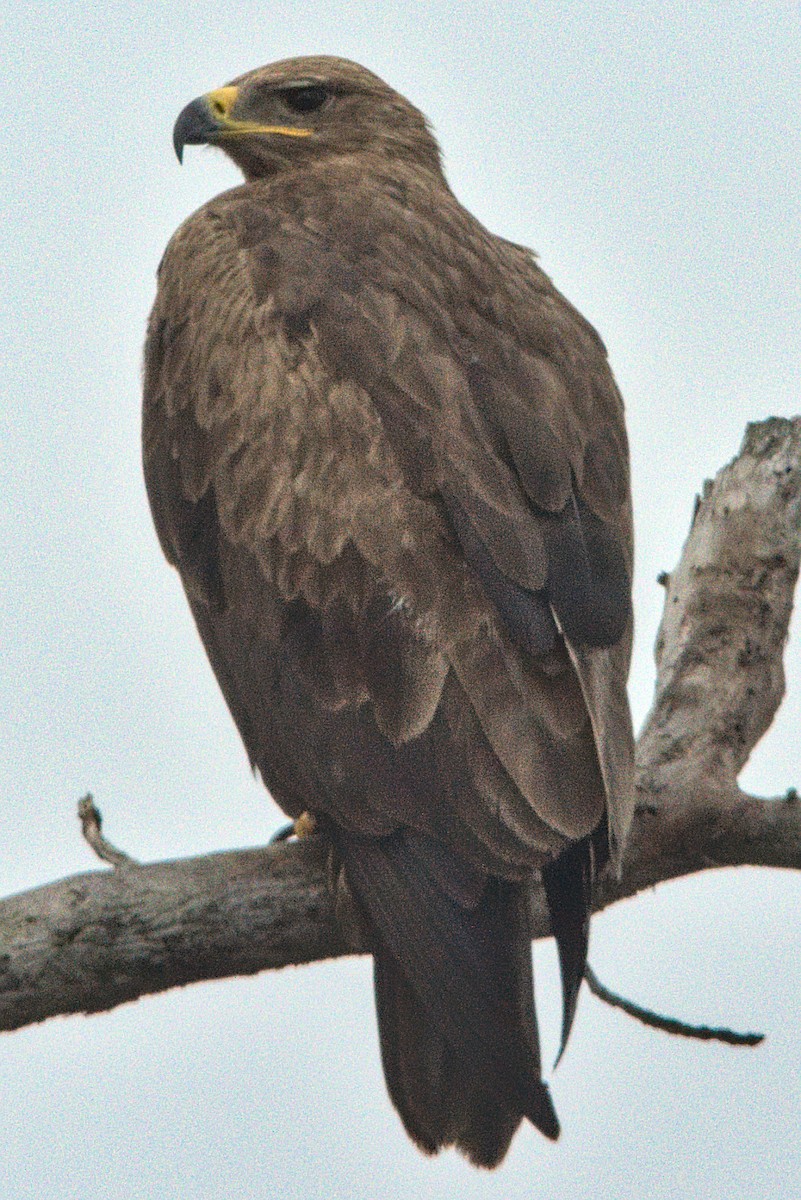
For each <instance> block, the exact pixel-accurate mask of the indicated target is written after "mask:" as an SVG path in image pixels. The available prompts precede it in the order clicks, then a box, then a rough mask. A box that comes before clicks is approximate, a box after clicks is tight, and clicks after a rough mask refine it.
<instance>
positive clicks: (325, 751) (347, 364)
mask: <svg viewBox="0 0 801 1200" xmlns="http://www.w3.org/2000/svg"><path fill="white" fill-rule="evenodd" d="M174 144H175V149H176V151H177V154H178V157H179V159H180V158H181V156H182V153H183V150H184V147H185V146H186V145H187V144H189V145H194V144H207V145H211V146H217V147H219V148H220V149H221V150H223V151H225V153H226V154H227V155H228V156H229V157H230V158H231V159H232V160H233V161H234V163H235V164H236V165H237V166H238V167H239V168H240V169H241V171H242V173H243V175H244V183H242V184H241V185H240V186H238V187H234V188H233V189H232V190H230V191H226V192H224V193H223V194H222V195H220V196H217V197H216V198H214V199H212V200H211V201H210V202H209V203H207V204H205V205H204V206H203V207H202V208H200V209H199V210H198V211H197V212H196V213H195V214H194V215H193V216H190V217H189V219H188V220H187V221H186V222H185V223H184V224H183V225H182V226H181V227H180V228H179V229H178V231H177V232H176V233H175V235H174V236H173V238H172V240H171V241H170V243H169V245H168V247H167V250H166V252H165V254H164V257H163V259H162V262H161V265H160V267H159V272H158V290H157V297H156V300H155V305H154V307H153V311H152V314H151V317H150V322H149V326H148V332H147V340H146V346H145V366H144V418H143V442H144V470H145V478H146V484H147V492H148V496H149V500H150V505H151V508H152V514H153V519H154V522H155V526H156V530H157V532H158V536H159V539H160V542H161V545H162V547H163V550H164V553H165V555H166V557H167V559H168V560H169V562H170V563H172V564H173V565H174V566H175V567H176V568H177V569H178V572H179V574H180V577H181V580H182V582H183V586H184V589H185V592H186V595H187V598H188V601H189V604H190V606H191V610H192V614H193V616H194V619H195V622H196V624H197V628H198V630H199V633H200V637H201V638H202V641H203V644H204V646H205V649H206V652H207V654H208V657H209V659H210V662H211V666H212V668H213V670H214V672H215V675H216V677H217V680H218V682H219V685H220V687H221V689H222V692H223V694H224V696H225V699H226V701H227V703H228V706H229V708H230V710H231V714H232V716H233V718H234V721H235V722H236V725H237V727H238V729H239V732H240V734H241V737H242V739H243V742H244V745H245V747H246V749H247V753H248V755H249V758H250V761H251V764H252V766H253V768H254V769H256V770H257V771H258V773H259V774H260V776H261V778H262V780H263V782H264V784H265V785H266V787H267V788H268V789H269V791H270V793H271V794H272V795H273V797H274V798H275V800H276V801H277V802H278V804H279V805H280V806H281V808H282V809H283V810H284V811H285V812H286V814H287V815H288V816H289V817H290V818H291V819H292V820H293V821H299V820H300V818H303V819H304V823H305V825H306V826H308V825H309V824H310V821H311V823H312V824H313V826H314V828H315V830H316V832H315V836H319V837H321V838H325V839H327V843H328V845H329V847H330V854H331V855H332V856H333V860H334V863H335V875H336V877H337V879H338V888H337V890H338V891H339V890H342V891H343V894H344V895H345V896H346V897H347V902H348V905H349V906H350V909H351V912H352V913H355V914H356V915H357V916H358V919H359V921H360V922H361V928H362V929H364V930H365V931H366V937H367V939H368V943H369V947H370V950H371V952H372V954H373V960H374V979H375V997H376V1008H377V1017H378V1028H379V1037H380V1045H381V1056H382V1063H383V1068H384V1074H385V1078H386V1082H387V1087H388V1090H389V1094H390V1097H391V1099H392V1101H393V1103H394V1105H395V1107H396V1108H397V1110H398V1112H399V1114H400V1117H401V1119H402V1121H403V1123H404V1125H405V1127H406V1130H407V1131H408V1133H409V1135H410V1136H411V1138H412V1139H413V1140H414V1142H415V1143H416V1144H417V1145H418V1147H420V1148H421V1149H422V1150H423V1151H424V1152H426V1153H434V1152H436V1151H437V1150H439V1149H441V1148H442V1147H446V1146H455V1147H456V1148H457V1149H458V1150H459V1151H460V1152H461V1153H463V1154H464V1155H465V1156H466V1157H467V1158H468V1159H469V1160H470V1161H471V1162H472V1163H474V1164H476V1165H479V1166H484V1167H493V1166H495V1165H497V1164H498V1163H499V1162H500V1161H501V1159H502V1158H503V1157H504V1155H505V1153H506V1151H507V1149H508V1147H509V1144H510V1142H511V1139H512V1137H513V1135H514V1133H515V1131H516V1130H517V1128H518V1126H519V1125H520V1123H521V1122H522V1120H523V1119H524V1118H527V1119H528V1120H529V1121H530V1122H532V1123H533V1124H534V1125H535V1126H536V1127H537V1129H539V1130H540V1131H541V1132H542V1133H543V1134H544V1135H545V1136H546V1137H548V1138H552V1139H553V1138H556V1137H557V1136H558V1133H559V1124H558V1120H557V1116H556V1113H555V1110H554V1106H553V1103H552V1100H551V1096H550V1093H549V1090H548V1087H547V1085H546V1083H545V1082H544V1081H543V1078H542V1067H541V1058H540V1050H539V1039H538V1033H537V1024H536V1017H535V1009H534V994H533V978H532V964H531V930H530V918H529V914H530V912H531V900H532V893H533V890H534V889H535V888H538V887H540V886H543V887H544V892H545V896H546V899H547V903H548V908H549V911H550V916H551V924H552V929H553V933H554V935H555V937H556V939H557V944H558V949H559V958H560V966H561V975H562V983H563V999H564V1006H563V1022H562V1048H564V1044H565V1042H566V1040H567V1036H568V1033H569V1031H570V1027H571V1023H572V1020H573V1015H574V1011H575V1007H576V1000H577V996H578V992H579V988H580V985H581V980H582V975H583V971H584V967H585V960H586V953H587V939H588V927H589V915H590V911H591V906H592V887H593V879H594V878H595V876H596V875H597V873H598V871H599V870H600V869H602V868H603V867H604V865H605V864H607V863H609V862H610V861H611V863H612V865H613V866H618V867H619V864H620V857H621V851H622V847H623V844H624V839H625V836H626V831H627V827H628V825H629V822H630V818H631V814H632V810H633V782H632V779H633V771H632V761H633V754H632V744H633V743H632V728H631V719H630V715H629V708H628V701H627V696H626V678H627V674H628V666H629V658H630V650H631V636H632V613H631V572H632V519H631V501H630V484H629V467H628V450H627V441H626V433H625V427H624V415H623V403H622V400H621V397H620V394H619V392H618V389H617V387H616V385H615V382H614V379H613V377H612V374H611V372H610V368H609V366H608V363H607V355H606V351H605V348H604V345H603V343H602V342H601V340H600V338H599V336H598V335H597V334H596V332H595V331H594V329H593V328H592V327H591V326H590V325H589V324H588V323H587V321H585V320H584V319H583V318H582V316H581V315H580V314H579V313H578V312H577V311H576V309H575V308H573V307H572V306H571V305H570V304H569V303H568V301H567V300H566V299H564V297H563V296H562V295H561V294H560V293H559V292H558V291H557V290H556V288H555V287H554V286H553V284H552V283H551V281H550V279H549V278H548V277H547V276H546V275H545V274H544V273H543V271H542V270H541V269H540V267H539V266H538V264H537V262H536V260H535V257H534V255H533V254H532V253H531V252H530V251H529V250H527V249H525V248H524V247H522V246H518V245H516V244H513V243H512V242H509V241H506V240H504V239H503V238H500V237H497V236H495V235H493V234H491V233H489V232H488V231H487V230H486V229H485V228H484V227H483V226H482V225H481V224H480V222H479V221H478V220H476V218H475V217H473V216H472V215H471V214H470V213H469V212H467V211H466V210H465V209H464V208H463V207H462V205H461V204H460V203H459V201H458V200H457V199H456V198H455V196H454V195H453V193H452V191H451V190H450V188H449V186H448V183H447V182H446V180H445V177H444V174H443V169H442V162H441V157H440V151H439V148H438V145H437V142H436V140H435V138H434V136H433V134H432V131H431V129H430V127H429V124H428V122H427V120H426V119H425V117H424V116H423V115H422V113H421V112H420V111H419V110H418V109H416V108H415V107H414V106H413V105H412V104H411V103H409V101H407V100H406V99H404V97H403V96H401V95H399V94H398V93H397V92H395V91H394V90H393V89H392V88H390V87H389V86H388V85H387V84H386V83H384V82H383V81H382V80H381V79H379V78H378V77H377V76H376V75H374V74H372V73H371V72H370V71H368V70H366V69H365V68H363V67H361V66H358V65H357V64H355V63H352V62H349V61H346V60H344V59H338V58H331V57H322V56H320V57H306V58H295V59H289V60H285V61H281V62H277V63H274V64H272V65H269V66H266V67H262V68H260V69H258V70H254V71H250V72H249V73H247V74H245V75H242V76H240V77H239V78H237V79H234V80H233V81H232V82H231V83H229V84H227V85H226V86H225V87H221V88H218V89H217V90H215V91H211V92H209V93H208V94H207V95H205V96H202V97H201V98H199V99H197V100H193V101H192V102H191V103H190V104H189V105H187V107H186V108H184V110H183V111H182V112H181V113H180V115H179V117H178V119H177V122H176V124H175V128H174ZM307 814H308V816H306V815H307ZM309 818H310V820H309ZM339 885H341V889H340V887H339ZM343 911H344V910H343Z"/></svg>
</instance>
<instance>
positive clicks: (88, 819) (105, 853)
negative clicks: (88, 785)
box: [78, 792, 139, 867]
mask: <svg viewBox="0 0 801 1200" xmlns="http://www.w3.org/2000/svg"><path fill="white" fill-rule="evenodd" d="M78 817H79V819H80V822H81V831H82V833H83V836H84V838H85V839H86V841H87V842H88V843H89V845H90V846H91V847H92V849H93V850H94V852H95V854H96V855H97V857H98V858H100V859H102V860H103V862H107V863H111V865H112V866H113V867H136V866H139V864H138V863H137V861H136V859H135V858H131V856H130V854H125V853H124V851H122V850H118V849H117V847H116V846H112V844H111V842H108V841H106V839H105V838H104V837H103V833H102V829H103V817H102V816H101V813H100V809H99V808H96V807H95V802H94V800H93V798H92V793H91V792H87V793H86V795H85V796H82V797H81V799H80V800H79V801H78Z"/></svg>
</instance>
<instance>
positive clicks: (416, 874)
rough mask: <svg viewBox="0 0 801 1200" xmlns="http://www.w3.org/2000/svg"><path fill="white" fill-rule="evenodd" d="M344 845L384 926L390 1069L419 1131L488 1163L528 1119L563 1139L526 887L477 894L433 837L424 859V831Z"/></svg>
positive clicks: (401, 1103) (402, 1105)
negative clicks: (547, 1063)
mask: <svg viewBox="0 0 801 1200" xmlns="http://www.w3.org/2000/svg"><path fill="white" fill-rule="evenodd" d="M338 841H339V842H340V852H341V853H342V856H343V859H344V864H345V870H346V873H347V876H348V879H349V881H350V884H351V887H352V889H353V891H354V893H355V895H356V897H357V899H358V900H359V902H360V903H361V905H362V906H363V907H364V909H365V910H366V912H367V915H368V917H369V918H370V921H371V923H372V925H373V926H374V928H375V930H376V935H377V941H376V945H375V948H374V957H375V981H376V1004H377V1011H378V1023H379V1034H380V1038H381V1054H382V1060H383V1065H384V1073H385V1076H386V1080H387V1086H388V1089H389V1093H390V1096H391V1098H392V1101H393V1103H394V1104H395V1106H396V1108H397V1109H398V1111H399V1113H400V1115H401V1118H402V1119H403V1122H404V1124H405V1126H406V1129H407V1131H408V1132H409V1134H410V1136H411V1137H412V1138H413V1139H414V1141H415V1142H417V1144H418V1145H419V1146H420V1147H421V1149H423V1150H425V1151H426V1152H428V1153H432V1152H434V1151H436V1150H439V1149H440V1148H441V1147H443V1146H448V1145H456V1146H457V1147H458V1148H459V1149H460V1150H461V1151H462V1152H463V1153H464V1154H466V1155H467V1157H468V1158H470V1159H471V1161H473V1162H474V1163H476V1164H478V1165H480V1166H486V1167H492V1166H495V1165H496V1164H497V1163H498V1162H500V1160H501V1159H502V1158H503V1156H504V1155H505V1153H506V1151H507V1149H508V1147H509V1143H510V1141H511V1138H512V1136H513V1135H514V1132H515V1130H516V1129H517V1127H518V1125H519V1124H520V1122H521V1120H522V1119H523V1118H524V1117H527V1118H528V1119H529V1120H530V1121H531V1122H532V1123H533V1124H534V1125H536V1126H537V1128H538V1129H540V1130H541V1131H542V1132H543V1133H544V1134H545V1135H546V1136H547V1137H551V1138H555V1137H557V1136H558V1133H559V1124H558V1121H557V1118H556V1113H555V1112H554V1109H553V1104H552V1102H551V1098H550V1094H549V1092H548V1089H547V1087H546V1086H545V1084H544V1083H543V1082H542V1080H541V1078H540V1055H539V1041H538V1036H537V1027H536V1017H535V1012H534V1000H533V984H532V968H531V944H530V936H529V931H528V927H527V914H526V906H525V902H524V892H523V886H522V885H520V884H514V883H507V882H504V881H502V880H499V879H488V880H487V881H486V883H485V885H484V887H483V888H482V889H481V890H480V892H477V893H476V889H475V888H474V887H473V886H472V883H471V882H470V880H467V882H465V881H463V880H461V879H460V878H459V860H458V858H454V856H453V855H452V852H451V851H449V850H447V849H446V848H444V847H442V846H441V845H438V844H437V843H434V842H432V843H430V844H429V845H428V846H427V847H426V851H425V853H423V854H421V853H420V841H419V835H415V837H414V838H411V837H408V838H407V837H406V835H405V834H404V833H403V831H398V832H397V833H395V834H393V835H391V836H390V837H387V838H381V839H367V838H352V837H348V836H341V837H339V838H338ZM432 855H445V856H447V857H448V860H449V861H448V863H447V870H446V869H444V866H443V869H441V870H440V869H437V870H432V861H431V859H432ZM464 871H465V873H467V874H469V875H473V874H474V871H473V868H468V867H467V865H466V864H465V866H464ZM468 883H470V886H468ZM474 893H476V899H475V902H474V903H471V904H468V903H466V902H465V898H466V897H468V896H472V895H473V894H474Z"/></svg>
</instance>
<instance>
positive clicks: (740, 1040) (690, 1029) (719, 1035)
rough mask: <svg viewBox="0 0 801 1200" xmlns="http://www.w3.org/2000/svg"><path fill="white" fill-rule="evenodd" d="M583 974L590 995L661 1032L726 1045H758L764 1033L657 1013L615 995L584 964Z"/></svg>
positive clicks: (615, 993) (762, 1039)
mask: <svg viewBox="0 0 801 1200" xmlns="http://www.w3.org/2000/svg"><path fill="white" fill-rule="evenodd" d="M584 978H585V980H586V983H587V987H588V988H589V989H590V991H591V992H592V994H593V996H597V997H598V999H599V1000H603V1002H604V1004H608V1005H609V1006H610V1008H619V1009H620V1011H621V1012H624V1013H626V1015H627V1016H629V1017H634V1019H635V1020H636V1021H639V1022H640V1023H641V1024H642V1025H647V1026H648V1027H649V1029H661V1030H662V1032H663V1033H672V1034H673V1035H674V1036H675V1037H684V1038H693V1039H694V1040H695V1041H699V1042H724V1043H725V1044H726V1045H727V1046H758V1045H759V1044H760V1043H761V1042H764V1040H765V1035H764V1033H735V1032H734V1030H733V1029H722V1028H713V1027H712V1026H710V1025H688V1024H687V1023H686V1021H677V1020H676V1018H675V1017H663V1016H660V1014H659V1013H655V1012H652V1011H651V1009H650V1008H643V1007H642V1005H640V1004H634V1003H633V1002H632V1001H631V1000H626V999H625V998H624V997H623V996H618V994H617V992H612V991H610V990H609V988H608V987H605V986H604V984H602V983H601V981H600V979H599V978H598V976H597V975H596V974H595V972H594V971H593V969H592V967H590V966H589V965H587V966H586V967H585V968H584Z"/></svg>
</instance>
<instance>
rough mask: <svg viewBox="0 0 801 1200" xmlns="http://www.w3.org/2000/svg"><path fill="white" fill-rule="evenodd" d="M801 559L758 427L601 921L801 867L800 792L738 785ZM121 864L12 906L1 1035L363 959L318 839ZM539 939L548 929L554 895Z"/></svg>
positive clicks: (781, 485) (727, 506) (718, 536)
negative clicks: (272, 972) (140, 999)
mask: <svg viewBox="0 0 801 1200" xmlns="http://www.w3.org/2000/svg"><path fill="white" fill-rule="evenodd" d="M800 557H801V417H799V418H795V419H794V420H792V421H789V420H783V419H778V418H774V419H771V420H768V421H764V422H762V423H760V424H757V425H752V426H749V428H748V430H747V432H746V436H745V439H744V442H743V446H742V448H741V450H740V453H739V455H738V456H737V458H736V459H735V460H734V461H733V462H732V463H730V464H729V465H728V466H727V467H725V468H724V469H723V470H722V471H721V472H720V473H719V474H718V475H717V477H716V478H715V480H714V481H713V482H711V483H707V484H706V485H705V487H704V491H703V494H702V496H701V497H700V499H699V502H698V507H697V510H696V513H695V517H694V520H693V525H692V528H691V530H690V534H689V537H688V539H687V543H686V545H685V547H684V551H683V554H682V557H681V560H680V562H679V564H678V566H677V568H676V569H675V571H673V572H672V574H671V575H670V577H669V579H667V580H666V585H667V586H666V598H665V612H664V616H663V619H662V624H661V627H660V632H659V637H658V640H657V647H656V665H657V681H656V693H655V699H654V705H653V708H652V710H651V713H650V714H649V717H648V719H647V721H646V724H645V727H644V729H643V731H642V734H641V736H640V739H639V743H638V751H637V758H638V796H639V803H638V809H637V814H636V817H635V821H634V826H633V829H632V835H631V839H630V843H629V847H628V850H627V855H626V863H625V871H624V874H623V877H622V879H620V880H616V879H614V878H611V877H607V878H604V879H603V880H602V881H601V886H600V887H599V889H598V897H597V907H598V908H599V909H600V908H604V907H606V905H608V904H611V903H613V902H614V901H617V900H620V899H623V898H624V897H626V896H632V895H634V894H635V893H637V892H639V891H641V890H642V889H644V888H649V887H653V886H654V885H655V884H657V883H660V882H662V881H663V880H667V879H674V878H677V877H678V876H681V875H688V874H691V873H693V872H697V871H702V870H705V869H707V868H709V867H716V866H736V865H746V864H747V865H752V866H770V867H788V868H792V869H801V802H799V799H798V796H797V795H796V793H795V791H794V790H792V789H791V790H790V791H788V793H787V794H786V795H785V796H784V797H781V798H777V799H760V798H758V797H756V796H749V795H746V794H745V793H743V792H742V791H741V790H740V789H739V787H738V785H737V776H738V774H739V772H740V771H741V770H742V767H743V766H744V764H745V762H746V761H747V759H748V756H749V754H750V753H751V751H752V750H753V748H754V746H755V745H756V743H757V742H758V741H759V739H760V738H761V736H762V735H763V734H764V732H765V730H766V729H767V728H768V727H769V725H770V723H771V721H772V720H773V717H774V716H775V713H776V710H777V709H778V707H779V704H780V703H781V700H782V696H783V694H784V670H783V663H782V655H783V650H784V645H785V642H786V638H787V629H788V624H789V620H790V614H791V611H792V603H793V592H794V588H795V584H796V580H797V577H798V570H799V558H800ZM94 811H96V810H94ZM86 819H87V818H86V815H84V820H86ZM90 824H91V825H92V829H91V831H90V832H91V833H92V836H93V837H94V838H95V840H98V839H100V840H101V842H102V845H103V846H104V847H108V843H106V842H105V839H102V835H101V834H100V827H99V822H98V821H97V819H96V818H94V817H93V818H92V821H91V822H90ZM111 849H112V850H113V847H112V848H111ZM114 854H115V855H116V858H115V859H114V861H115V862H116V863H117V867H116V869H115V870H112V871H95V872H90V873H87V874H83V875H77V876H73V877H72V878H70V879H65V880H61V881H60V882H58V883H53V884H48V885H47V886H45V887H40V888H36V889H34V890H33V891H29V892H25V893H23V894H20V895H17V896H12V897H9V898H8V899H6V900H3V901H0V1029H5V1030H9V1029H15V1028H18V1027H20V1026H23V1025H28V1024H32V1023H34V1022H36V1021H41V1020H43V1019H44V1018H45V1017H50V1016H55V1015H57V1014H60V1013H76V1012H84V1013H87V1012H97V1011H101V1010H105V1009H109V1008H113V1007H114V1006H115V1005H117V1004H120V1003H122V1002H123V1001H126V1000H131V999H134V998H135V997H137V996H142V995H145V994H148V993H153V992H158V991H163V990H165V989H167V988H172V987H176V986H178V985H180V984H185V983H189V982H193V981H197V980H202V979H216V978H221V977H224V976H229V975H244V974H253V973H255V972H257V971H262V970H265V969H267V968H270V967H280V966H285V965H287V964H290V963H305V962H313V961H317V960H320V959H324V958H331V957H335V956H338V955H341V954H345V953H352V952H353V946H352V944H348V945H346V943H345V939H344V938H343V935H342V933H341V931H340V929H339V927H338V925H337V922H336V919H335V916H334V912H333V906H332V901H331V896H330V892H329V889H328V885H327V861H326V860H327V853H326V849H325V847H324V846H323V845H322V844H321V843H320V841H319V840H317V839H315V838H309V839H304V840H302V841H300V842H283V843H279V844H276V845H272V846H269V847H264V848H260V849H255V850H240V851H229V852H225V853H220V854H212V855H207V856H204V857H202V858H194V859H183V860H179V861H175V862H163V863H154V864H151V865H145V866H139V865H135V864H134V863H132V862H130V861H127V859H126V856H124V855H120V854H119V852H117V851H114ZM534 933H535V936H537V937H540V936H546V935H547V933H548V927H547V921H546V917H545V910H544V905H543V904H542V903H541V902H540V899H539V898H537V897H535V901H534Z"/></svg>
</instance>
